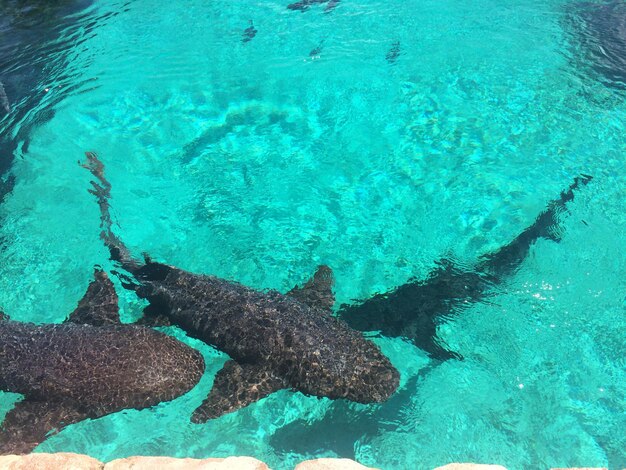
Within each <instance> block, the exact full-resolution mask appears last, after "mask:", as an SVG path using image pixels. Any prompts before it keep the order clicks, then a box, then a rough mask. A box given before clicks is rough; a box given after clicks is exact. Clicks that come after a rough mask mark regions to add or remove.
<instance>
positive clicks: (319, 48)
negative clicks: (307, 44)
mask: <svg viewBox="0 0 626 470" xmlns="http://www.w3.org/2000/svg"><path fill="white" fill-rule="evenodd" d="M322 49H324V40H323V39H322V40H321V41H320V43H319V44H318V45H317V46H316V47H314V48H313V49H311V52H309V57H312V58H315V57H319V55H320V54H321V53H322Z"/></svg>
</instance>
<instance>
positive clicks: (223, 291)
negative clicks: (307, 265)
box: [83, 152, 399, 422]
mask: <svg viewBox="0 0 626 470" xmlns="http://www.w3.org/2000/svg"><path fill="white" fill-rule="evenodd" d="M86 155H87V161H86V163H85V164H84V165H83V166H84V167H85V168H87V169H89V170H90V171H91V173H92V175H93V176H94V177H95V178H96V181H92V186H93V188H92V190H91V191H90V192H91V193H92V194H94V195H96V196H97V198H98V204H99V206H100V212H101V225H102V233H101V237H102V239H103V240H104V242H105V244H106V246H107V247H108V248H109V251H110V253H111V258H112V259H113V260H115V261H117V262H118V263H120V264H121V266H122V267H123V268H124V269H125V270H126V271H128V272H130V273H131V274H132V275H133V276H134V280H133V279H130V278H126V279H125V280H124V277H123V276H122V280H123V282H122V283H123V285H124V287H126V288H129V289H132V290H134V291H135V292H136V293H137V295H138V296H139V297H141V298H144V299H146V300H148V302H149V305H148V306H147V307H146V309H145V311H144V313H145V319H146V321H147V322H149V323H153V324H154V323H155V322H165V323H166V324H173V325H176V326H179V327H180V328H182V329H183V330H184V331H186V332H187V334H188V335H189V336H191V337H194V338H197V339H200V340H202V341H204V342H205V343H207V344H209V345H211V346H213V347H215V348H216V349H219V350H220V351H223V352H225V353H226V354H228V355H229V356H230V357H231V360H229V361H227V362H226V364H225V365H224V367H223V368H222V369H221V370H220V371H219V372H218V373H217V375H216V377H215V380H214V383H213V388H212V389H211V391H210V393H209V395H208V396H207V398H206V399H205V400H204V402H203V403H202V405H201V406H200V407H199V408H198V409H197V410H196V411H195V412H194V414H193V416H192V421H194V422H204V421H206V420H208V419H212V418H217V417H219V416H222V415H223V414H225V413H230V412H233V411H236V410H238V409H240V408H243V407H245V406H248V405H249V404H251V403H254V402H256V401H258V400H260V399H261V398H264V397H266V396H267V395H269V394H271V393H273V392H275V391H278V390H281V389H291V390H296V391H300V392H302V393H304V394H306V395H314V396H318V397H328V398H331V399H339V398H345V399H348V400H352V401H355V402H359V403H373V402H382V401H385V400H387V399H388V398H389V397H390V396H391V395H392V394H393V393H394V392H395V390H396V389H397V387H398V383H399V373H398V371H397V370H396V369H395V368H394V367H393V365H392V364H391V362H390V361H389V359H388V358H387V357H386V356H384V355H383V354H382V352H381V351H380V349H379V348H378V347H377V346H376V345H375V344H374V343H373V342H371V341H369V340H366V339H365V338H364V337H363V335H362V334H361V333H360V332H358V331H355V330H353V329H352V328H350V327H348V325H346V324H345V322H343V321H342V320H340V319H338V318H336V317H335V316H333V315H332V313H331V308H332V305H333V303H334V294H333V293H332V286H333V275H332V271H331V270H330V269H329V268H328V267H326V266H322V267H320V268H319V269H318V271H317V272H316V273H315V275H314V276H313V278H312V279H311V280H310V281H309V282H308V283H307V284H306V285H304V286H303V287H296V288H294V289H292V290H291V291H290V292H289V293H287V294H286V295H283V294H281V293H279V292H276V291H267V292H260V291H257V290H253V289H250V288H248V287H246V286H243V285H241V284H238V283H236V282H230V281H226V280H224V279H220V278H217V277H215V276H208V275H202V274H194V273H190V272H188V271H184V270H182V269H179V268H176V267H174V266H168V265H166V264H162V263H157V262H153V261H151V260H150V259H149V258H148V257H147V256H145V261H144V262H139V261H137V260H135V259H133V258H132V256H131V255H130V252H129V251H128V249H127V248H126V246H125V245H124V244H123V243H122V242H121V240H120V239H119V238H118V237H117V236H116V235H115V234H114V233H113V232H112V231H111V225H112V224H111V215H110V211H109V199H110V193H111V185H110V184H109V182H108V181H107V180H106V178H105V176H104V166H103V164H102V163H101V162H100V160H99V159H98V157H97V156H96V155H95V154H94V153H91V152H87V154H86Z"/></svg>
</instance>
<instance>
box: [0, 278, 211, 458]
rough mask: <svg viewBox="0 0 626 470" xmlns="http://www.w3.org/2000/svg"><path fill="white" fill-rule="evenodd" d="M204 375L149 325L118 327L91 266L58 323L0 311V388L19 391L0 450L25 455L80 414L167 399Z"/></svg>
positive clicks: (193, 359)
mask: <svg viewBox="0 0 626 470" xmlns="http://www.w3.org/2000/svg"><path fill="white" fill-rule="evenodd" d="M203 372H204V360H203V358H202V356H201V355H200V353H198V352H197V351H196V350H194V349H192V348H190V347H189V346H187V345H185V344H184V343H182V342H180V341H178V340H176V339H174V338H172V337H170V336H168V335H165V334H163V333H160V332H158V331H156V330H153V329H151V328H145V327H140V326H134V325H123V324H121V323H120V321H119V314H118V306H117V295H116V293H115V289H114V287H113V284H112V283H111V281H110V280H109V278H108V277H107V275H106V274H105V273H104V272H102V271H96V273H95V280H94V281H93V282H92V283H91V284H90V285H89V288H88V289H87V292H86V294H85V296H84V297H83V299H82V300H81V301H80V303H79V306H78V308H77V309H76V310H75V311H74V312H72V313H71V314H70V316H69V318H68V319H67V321H66V322H65V323H63V324H54V325H51V324H47V325H35V324H32V323H23V322H16V321H12V320H10V319H9V317H8V316H7V315H4V314H0V390H3V391H7V392H13V393H20V394H22V395H24V399H23V400H22V401H20V402H18V403H17V404H16V405H15V407H14V408H13V409H12V410H10V411H9V412H8V413H7V415H6V417H5V419H4V421H3V423H2V425H1V426H0V454H21V453H27V452H30V451H31V450H32V449H34V448H35V447H36V446H37V445H38V444H39V443H41V442H43V441H44V440H45V439H46V438H47V437H48V436H49V435H50V434H53V433H55V432H58V431H59V430H61V429H62V428H63V427H65V426H68V425H70V424H73V423H76V422H78V421H82V420H84V419H87V418H91V419H95V418H99V417H102V416H105V415H108V414H110V413H115V412H117V411H120V410H123V409H128V408H135V409H142V408H147V407H150V406H154V405H157V404H158V403H161V402H164V401H169V400H173V399H174V398H176V397H178V396H180V395H182V394H184V393H186V392H187V391H189V390H190V389H191V388H193V387H194V386H195V385H196V383H197V382H198V381H199V380H200V378H201V377H202V374H203Z"/></svg>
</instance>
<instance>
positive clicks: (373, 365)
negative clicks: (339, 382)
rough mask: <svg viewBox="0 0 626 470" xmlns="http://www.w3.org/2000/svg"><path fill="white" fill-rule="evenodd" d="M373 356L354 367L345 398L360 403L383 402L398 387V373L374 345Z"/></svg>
mask: <svg viewBox="0 0 626 470" xmlns="http://www.w3.org/2000/svg"><path fill="white" fill-rule="evenodd" d="M372 347H373V348H375V351H374V352H375V354H374V358H371V357H370V359H369V360H368V361H367V362H364V363H362V364H359V365H356V366H355V368H354V372H355V374H354V376H353V379H352V380H353V383H355V384H358V386H354V387H350V389H349V392H348V396H347V397H346V398H348V399H350V400H353V401H357V402H360V403H372V402H383V401H385V400H387V399H388V398H389V397H390V396H391V395H393V393H394V392H395V391H396V389H397V388H398V385H399V383H400V373H399V372H398V370H397V369H396V368H395V367H394V366H393V365H392V364H391V362H390V361H389V359H387V357H385V356H384V355H383V354H382V353H381V352H380V351H379V350H378V348H376V347H375V346H374V345H372Z"/></svg>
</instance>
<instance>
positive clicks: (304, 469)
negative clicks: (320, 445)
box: [294, 459, 378, 470]
mask: <svg viewBox="0 0 626 470" xmlns="http://www.w3.org/2000/svg"><path fill="white" fill-rule="evenodd" d="M294 470H378V469H373V468H372V467H365V466H363V465H361V464H360V463H358V462H355V461H354V460H350V459H315V460H305V461H304V462H300V463H299V464H298V465H296V468H295V469H294Z"/></svg>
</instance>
